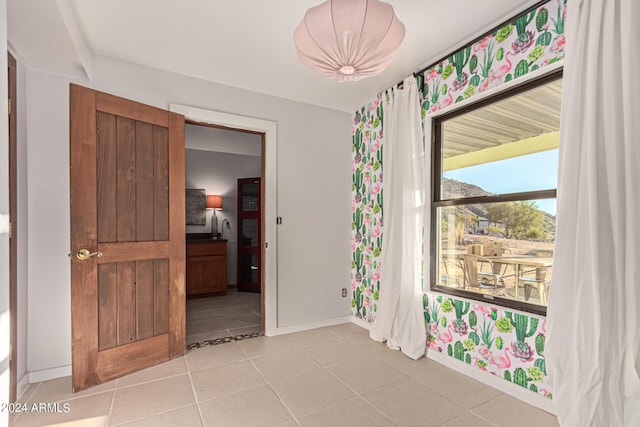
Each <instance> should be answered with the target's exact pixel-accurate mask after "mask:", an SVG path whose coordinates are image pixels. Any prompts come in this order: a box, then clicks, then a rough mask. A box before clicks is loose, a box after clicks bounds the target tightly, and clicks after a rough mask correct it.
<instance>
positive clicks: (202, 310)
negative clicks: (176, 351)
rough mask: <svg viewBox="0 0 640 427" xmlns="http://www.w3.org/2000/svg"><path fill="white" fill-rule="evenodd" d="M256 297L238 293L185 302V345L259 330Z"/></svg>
mask: <svg viewBox="0 0 640 427" xmlns="http://www.w3.org/2000/svg"><path fill="white" fill-rule="evenodd" d="M260 320H261V307H260V294H256V293H253V292H238V290H237V289H235V288H231V289H229V290H228V291H227V295H224V296H217V297H209V298H192V299H188V300H187V338H186V340H187V345H189V344H193V343H196V342H203V341H206V340H214V339H216V338H223V337H229V336H235V335H240V334H249V333H252V332H259V331H260V330H261V325H260V323H261V322H260Z"/></svg>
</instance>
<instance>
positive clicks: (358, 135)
mask: <svg viewBox="0 0 640 427" xmlns="http://www.w3.org/2000/svg"><path fill="white" fill-rule="evenodd" d="M353 147H354V148H355V150H356V154H361V152H362V132H361V131H360V129H356V132H355V135H353Z"/></svg>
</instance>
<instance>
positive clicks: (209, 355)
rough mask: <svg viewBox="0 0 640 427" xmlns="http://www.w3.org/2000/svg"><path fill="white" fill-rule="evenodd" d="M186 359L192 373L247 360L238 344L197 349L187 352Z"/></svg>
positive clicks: (230, 343) (232, 343)
mask: <svg viewBox="0 0 640 427" xmlns="http://www.w3.org/2000/svg"><path fill="white" fill-rule="evenodd" d="M254 339H257V338H254ZM249 341H251V340H249ZM185 357H186V360H187V366H188V367H189V370H190V371H191V372H196V371H201V370H203V369H208V368H213V367H215V366H221V365H225V364H227V363H232V362H239V361H241V360H246V359H247V357H246V356H245V354H244V352H243V351H242V350H241V349H240V346H239V345H238V343H237V342H229V343H225V344H218V345H212V346H206V347H202V348H196V349H193V350H190V351H189V352H187V355H186V356H185Z"/></svg>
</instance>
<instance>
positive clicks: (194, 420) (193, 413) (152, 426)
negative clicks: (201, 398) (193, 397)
mask: <svg viewBox="0 0 640 427" xmlns="http://www.w3.org/2000/svg"><path fill="white" fill-rule="evenodd" d="M118 425H119V426H123V427H175V426H185V427H197V426H202V421H201V420H200V414H199V413H198V407H197V406H196V405H191V406H186V407H184V408H180V409H176V410H173V411H169V412H164V413H162V414H158V415H153V416H151V417H147V418H142V419H140V420H136V421H132V422H130V423H125V424H118Z"/></svg>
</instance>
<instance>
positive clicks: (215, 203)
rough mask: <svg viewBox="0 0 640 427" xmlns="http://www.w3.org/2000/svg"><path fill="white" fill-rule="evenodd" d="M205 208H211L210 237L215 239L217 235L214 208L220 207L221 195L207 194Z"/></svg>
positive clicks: (216, 218) (216, 220)
mask: <svg viewBox="0 0 640 427" xmlns="http://www.w3.org/2000/svg"><path fill="white" fill-rule="evenodd" d="M206 208H207V209H213V214H212V215H211V238H212V239H216V238H217V237H218V217H217V216H216V209H222V196H218V195H210V196H207V203H206Z"/></svg>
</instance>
